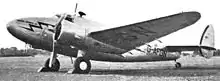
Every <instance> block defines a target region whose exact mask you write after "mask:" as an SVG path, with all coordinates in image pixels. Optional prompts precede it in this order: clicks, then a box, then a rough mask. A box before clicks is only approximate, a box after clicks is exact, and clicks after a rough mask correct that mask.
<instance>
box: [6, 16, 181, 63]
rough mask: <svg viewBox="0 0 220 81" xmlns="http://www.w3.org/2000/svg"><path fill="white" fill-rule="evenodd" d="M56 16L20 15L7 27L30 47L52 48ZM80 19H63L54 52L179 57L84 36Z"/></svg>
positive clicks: (130, 58) (129, 58) (100, 57)
mask: <svg viewBox="0 0 220 81" xmlns="http://www.w3.org/2000/svg"><path fill="white" fill-rule="evenodd" d="M57 20H58V19H56V18H22V19H17V20H14V21H11V22H10V23H8V25H7V29H8V31H9V32H10V33H11V34H12V35H13V36H15V37H16V38H18V39H20V40H21V41H23V42H25V43H28V44H31V45H32V47H33V48H37V49H44V50H48V51H52V41H53V38H52V37H53V33H54V25H55V24H56V22H57ZM82 22H84V21H83V20H80V19H79V21H78V22H75V23H71V22H68V21H64V22H63V28H62V34H61V35H60V38H59V40H57V41H58V42H57V45H56V48H57V49H58V50H56V52H57V53H59V54H63V55H66V56H71V57H77V53H78V50H83V51H85V52H86V53H87V54H86V55H88V56H89V57H90V59H92V60H97V61H112V62H143V61H162V60H175V59H178V58H179V54H177V53H175V54H173V53H166V55H159V54H157V53H146V54H128V53H126V52H127V51H129V50H125V49H121V48H117V47H114V46H112V45H109V44H105V43H102V42H100V41H98V40H95V39H93V38H91V37H89V36H87V33H88V32H86V31H85V30H86V29H85V28H83V27H87V26H86V25H83V26H82V24H80V23H82ZM87 25H89V24H87ZM124 53H125V54H124Z"/></svg>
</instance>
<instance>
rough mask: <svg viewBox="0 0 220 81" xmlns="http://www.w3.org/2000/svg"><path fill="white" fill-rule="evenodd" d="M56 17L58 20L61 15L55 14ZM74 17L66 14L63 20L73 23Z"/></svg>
mask: <svg viewBox="0 0 220 81" xmlns="http://www.w3.org/2000/svg"><path fill="white" fill-rule="evenodd" d="M56 17H58V18H60V17H61V14H57V15H56ZM73 19H74V17H73V16H72V15H69V14H67V16H66V18H65V20H67V21H70V22H73Z"/></svg>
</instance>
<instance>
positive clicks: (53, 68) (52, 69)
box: [44, 58, 60, 71]
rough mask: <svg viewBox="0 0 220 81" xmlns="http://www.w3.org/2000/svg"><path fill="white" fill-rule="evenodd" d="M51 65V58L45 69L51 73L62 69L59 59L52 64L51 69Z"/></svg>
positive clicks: (47, 61)
mask: <svg viewBox="0 0 220 81" xmlns="http://www.w3.org/2000/svg"><path fill="white" fill-rule="evenodd" d="M49 64H50V58H48V59H47V60H46V62H45V64H44V67H45V68H48V69H49V70H50V71H59V69H60V62H59V60H58V59H55V61H54V62H53V63H52V67H49Z"/></svg>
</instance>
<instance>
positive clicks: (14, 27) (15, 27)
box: [6, 20, 26, 41]
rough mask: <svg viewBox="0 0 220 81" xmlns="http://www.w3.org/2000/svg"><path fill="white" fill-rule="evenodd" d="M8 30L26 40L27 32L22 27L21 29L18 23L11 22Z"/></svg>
mask: <svg viewBox="0 0 220 81" xmlns="http://www.w3.org/2000/svg"><path fill="white" fill-rule="evenodd" d="M6 27H7V30H8V32H9V33H10V34H12V35H13V36H14V37H16V38H18V39H20V40H22V41H24V40H26V39H25V34H24V32H22V30H21V29H19V27H18V25H17V24H16V23H15V20H14V21H11V22H9V23H8V24H7V25H6Z"/></svg>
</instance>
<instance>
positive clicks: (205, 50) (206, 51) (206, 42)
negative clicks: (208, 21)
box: [200, 25, 215, 58]
mask: <svg viewBox="0 0 220 81" xmlns="http://www.w3.org/2000/svg"><path fill="white" fill-rule="evenodd" d="M214 46H215V36H214V28H213V26H212V25H208V26H207V27H206V28H205V30H204V32H203V33H202V37H201V39H200V53H201V55H202V56H204V57H206V58H210V57H212V56H213V53H214V50H215V48H214Z"/></svg>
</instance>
